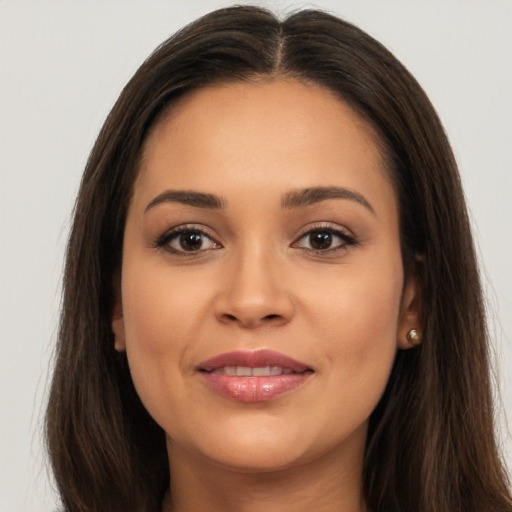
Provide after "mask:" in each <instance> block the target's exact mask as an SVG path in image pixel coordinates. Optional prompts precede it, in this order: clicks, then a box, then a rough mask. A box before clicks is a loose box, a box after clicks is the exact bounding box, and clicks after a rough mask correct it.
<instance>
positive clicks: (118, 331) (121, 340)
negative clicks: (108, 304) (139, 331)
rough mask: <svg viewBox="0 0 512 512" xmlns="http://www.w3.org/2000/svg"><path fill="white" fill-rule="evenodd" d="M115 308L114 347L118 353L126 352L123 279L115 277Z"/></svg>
mask: <svg viewBox="0 0 512 512" xmlns="http://www.w3.org/2000/svg"><path fill="white" fill-rule="evenodd" d="M113 287H114V307H113V308H112V323H111V326H112V332H113V333H114V347H115V349H116V350H117V351H118V352H124V351H125V350H126V343H125V332H124V318H123V302H122V299H121V277H120V276H115V277H114V283H113Z"/></svg>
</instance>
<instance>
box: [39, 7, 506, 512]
mask: <svg viewBox="0 0 512 512" xmlns="http://www.w3.org/2000/svg"><path fill="white" fill-rule="evenodd" d="M492 417H493V411H492V401H491V396H490V386H489V370H488V358H487V341H486V329H485V319H484V314H483V307H482V296H481V290H480V285H479V277H478V273H477V268H476V263H475V256H474V249H473V245H472V239H471V235H470V230H469V223H468V219H467V213H466V209H465V205H464V199H463V194H462V190H461V185H460V181H459V177H458V174H457V170H456V164H455V162H454V159H453V155H452V152H451V150H450V147H449V144H448V142H447V139H446V136H445V135H444V132H443V129H442V127H441V125H440V122H439V120H438V118H437V116H436V114H435V112H434V110H433V108H432V106H431V105H430V103H429V101H428V99H427V98H426V96H425V94H424V93H423V91H422V90H421V88H420V87H419V85H418V84H417V83H416V81H415V80H414V79H413V78H412V76H411V75H410V74H409V73H408V72H407V71H406V70H405V69H404V68H403V67H402V66H401V65H400V63H399V62H397V60H396V59H395V58H394V57H393V56H392V55H390V54H389V52H388V51H387V50H385V49H384V48H383V47H382V46H381V45H380V44H379V43H377V42H376V41H375V40H373V39H372V38H370V37H369V36H368V35H366V34H365V33H364V32H362V31H361V30H359V29H357V28H355V27H354V26H352V25H350V24H348V23H346V22H343V21H341V20H339V19H337V18H334V17H332V16H330V15H327V14H325V13H321V12H315V11H303V12H299V13H297V14H295V15H292V16H290V17H289V18H287V19H286V20H284V21H279V20H277V19H276V18H275V17H274V16H273V15H272V14H271V13H269V12H267V11H265V10H262V9H258V8H255V7H236V8H230V9H225V10H220V11H216V12H213V13H211V14H210V15H208V16H206V17H204V18H202V19H200V20H198V21H197V22H195V23H194V24H192V25H190V26H188V27H186V28H185V29H183V30H182V31H181V32H179V33H178V34H177V35H176V36H174V37H173V38H171V39H169V40H168V41H167V42H165V43H164V44H163V45H162V46H160V47H159V48H158V49H157V50H156V52H155V53H154V54H153V55H152V56H151V57H150V58H149V59H148V60H147V61H146V62H145V63H144V64H143V65H142V66H141V68H140V69H139V70H138V71H137V73H136V74H135V76H134V77H133V78H132V80H131V81H130V82H129V84H128V85H127V86H126V88H125V90H124V91H123V93H122V94H121V96H120V98H119V100H118V102H117V103H116V105H115V107H114V108H113V110H112V112H111V114H110V116H109V118H108V119H107V121H106V123H105V125H104V127H103V129H102V132H101V133H100V136H99V138H98V141H97V143H96V145H95V147H94V149H93V151H92V153H91V156H90V159H89V162H88V165H87V168H86V171H85V174H84V178H83V182H82V186H81V190H80V193H79V197H78V200H77V205H76V211H75V222H74V226H73V230H72V233H71V238H70V242H69V249H68V258H67V264H66V272H65V280H64V307H63V313H62V320H61V330H60V341H59V348H58V356H57V364H56V369H55V374H54V380H53V384H52V390H51V396H50V403H49V407H48V414H47V435H48V446H49V451H50V456H51V459H52V464H53V467H54V472H55V475H56V480H57V484H58V486H59V490H60V493H61V497H62V501H63V505H64V508H65V510H70V511H71V510H73V511H74V510H80V511H89V510H90V511H92V510H105V511H121V510H123V511H126V510H137V511H143V510H144V511H145V510H148V511H149V510H163V511H171V510H172V511H174V512H180V511H184V510H198V509H207V510H212V511H213V510H218V509H222V510H226V509H228V510H240V511H245V510H263V509H265V510H267V509H273V510H280V509H286V510H289V509H291V508H293V510H345V511H363V510H365V511H373V512H377V511H379V512H380V511H388V510H389V511H398V510H399V511H411V510H416V511H436V512H437V511H454V510H460V511H462V510H463V511H465V512H467V511H477V510H478V511H481V510H486V511H493V510H495V511H498V510H508V511H509V510H512V504H511V499H510V494H509V491H508V488H507V481H506V476H505V473H504V470H503V468H502V465H501V463H500V459H499V456H498V453H497V450H496V445H495V441H494V436H493V435H492V433H493V431H494V430H493V424H492Z"/></svg>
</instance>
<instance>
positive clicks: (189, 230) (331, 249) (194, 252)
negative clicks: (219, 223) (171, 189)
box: [153, 224, 358, 257]
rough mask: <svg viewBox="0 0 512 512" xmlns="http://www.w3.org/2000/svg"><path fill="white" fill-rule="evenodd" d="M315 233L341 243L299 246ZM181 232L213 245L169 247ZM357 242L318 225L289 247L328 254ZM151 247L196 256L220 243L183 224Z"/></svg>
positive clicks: (336, 230) (336, 229)
mask: <svg viewBox="0 0 512 512" xmlns="http://www.w3.org/2000/svg"><path fill="white" fill-rule="evenodd" d="M315 233H324V234H327V235H330V236H331V237H333V236H334V237H338V238H339V239H341V241H342V243H340V244H339V245H337V246H335V247H328V248H326V249H314V248H312V247H299V245H298V244H299V243H300V241H302V240H306V239H307V237H310V236H311V235H313V234H315ZM182 234H198V235H201V236H202V237H205V238H206V239H208V240H210V241H211V242H212V243H213V244H214V247H210V248H208V249H201V248H200V249H198V250H190V251H187V250H184V249H176V248H174V247H171V245H170V244H171V242H172V241H173V240H175V239H177V238H178V237H179V236H180V235H182ZM357 244H358V242H357V241H356V239H355V238H354V237H352V236H350V235H348V234H347V233H346V232H344V231H342V230H340V229H339V228H334V227H333V226H331V225H327V224H324V225H318V226H314V227H309V228H307V230H305V231H304V232H303V233H302V234H301V235H300V236H299V237H298V238H297V239H296V241H295V242H293V243H292V244H291V247H294V248H297V249H301V250H303V251H305V252H309V253H314V254H315V255H328V254H332V253H335V252H338V251H340V250H343V249H346V248H347V247H350V246H355V245H357ZM153 247H154V248H157V249H162V248H163V249H165V250H166V251H168V252H170V253H172V254H175V255H178V256H188V257H190V256H196V255H197V254H198V253H201V252H204V251H206V250H212V249H221V248H222V245H221V244H220V243H219V242H217V241H215V240H214V239H213V238H212V237H211V236H210V235H209V234H208V233H206V231H205V230H204V229H202V228H201V227H199V226H196V225H190V224H187V225H183V226H178V227H176V228H173V229H171V230H170V231H166V232H165V233H164V234H163V235H161V236H160V237H158V238H157V239H156V240H155V242H154V243H153Z"/></svg>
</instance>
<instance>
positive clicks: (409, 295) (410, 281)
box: [397, 258, 424, 349]
mask: <svg viewBox="0 0 512 512" xmlns="http://www.w3.org/2000/svg"><path fill="white" fill-rule="evenodd" d="M421 266H422V261H421V260H420V259H419V258H417V260H416V265H415V267H414V269H413V270H412V271H411V272H410V273H409V275H408V276H406V281H405V285H404V291H403V294H402V307H401V311H400V318H399V321H398V333H397V335H398V340H397V343H398V347H399V348H401V349H408V348H413V347H415V346H417V345H419V344H420V343H421V341H422V340H421V338H422V335H423V328H424V321H423V305H422V300H421V299H422V297H421V295H422V294H421V291H422V290H421V279H420V277H419V272H420V271H421ZM413 329H414V330H415V331H416V332H417V334H418V340H417V341H416V342H414V341H412V340H409V339H408V336H407V335H408V333H409V332H410V331H411V330H413Z"/></svg>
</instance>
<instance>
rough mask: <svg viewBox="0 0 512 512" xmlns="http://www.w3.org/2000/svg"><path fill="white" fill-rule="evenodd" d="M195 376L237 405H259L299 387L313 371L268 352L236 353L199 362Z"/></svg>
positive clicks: (303, 365) (286, 357) (278, 354)
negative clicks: (236, 402) (253, 403)
mask: <svg viewBox="0 0 512 512" xmlns="http://www.w3.org/2000/svg"><path fill="white" fill-rule="evenodd" d="M197 370H198V373H199V374H200V375H201V377H202V378H203V381H204V382H205V384H206V385H207V386H208V387H209V389H210V390H211V391H213V392H215V393H216V394H218V395H220V396H223V397H224V398H228V399H230V400H234V401H239V402H262V401H266V400H272V399H273V398H276V397H277V396H279V395H281V394H283V393H286V392H289V391H293V390H295V389H297V388H299V387H301V386H302V385H303V384H304V383H305V382H306V381H307V380H308V379H309V377H310V376H311V375H312V374H313V373H314V370H313V369H312V368H310V367H308V366H307V365H305V364H303V363H300V362H298V361H296V360H295V359H292V358H290V357H288V356H285V355H284V354H280V353H278V352H274V351H271V350H259V351H253V352H249V351H237V352H229V353H226V354H221V355H219V356H216V357H214V358H212V359H209V360H207V361H205V362H203V363H201V364H200V365H199V366H198V368H197Z"/></svg>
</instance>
